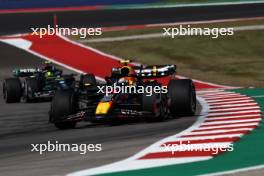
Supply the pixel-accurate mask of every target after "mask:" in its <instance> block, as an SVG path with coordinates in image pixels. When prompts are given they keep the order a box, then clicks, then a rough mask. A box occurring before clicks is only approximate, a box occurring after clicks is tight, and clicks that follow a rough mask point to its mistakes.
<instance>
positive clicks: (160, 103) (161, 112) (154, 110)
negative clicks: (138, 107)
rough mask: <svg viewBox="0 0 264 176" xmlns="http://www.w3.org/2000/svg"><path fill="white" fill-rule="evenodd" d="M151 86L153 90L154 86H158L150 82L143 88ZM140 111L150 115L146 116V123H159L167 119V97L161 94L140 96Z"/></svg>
mask: <svg viewBox="0 0 264 176" xmlns="http://www.w3.org/2000/svg"><path fill="white" fill-rule="evenodd" d="M147 86H151V87H153V89H152V90H154V87H155V86H160V85H159V84H158V83H156V82H150V83H147V84H146V85H145V87H147ZM142 110H143V111H144V112H148V113H150V114H149V115H146V117H145V120H146V121H147V122H160V121H163V120H165V119H166V118H167V115H168V110H167V96H166V95H165V94H162V93H155V92H154V91H152V92H151V93H144V94H142Z"/></svg>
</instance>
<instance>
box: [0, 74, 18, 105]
mask: <svg viewBox="0 0 264 176" xmlns="http://www.w3.org/2000/svg"><path fill="white" fill-rule="evenodd" d="M21 94H22V87H21V83H20V80H19V79H18V78H9V79H5V80H4V83H3V96H4V100H5V102H6V103H17V102H20V98H21Z"/></svg>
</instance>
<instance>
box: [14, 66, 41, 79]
mask: <svg viewBox="0 0 264 176" xmlns="http://www.w3.org/2000/svg"><path fill="white" fill-rule="evenodd" d="M39 72H41V70H40V69H35V68H26V69H15V70H13V75H14V76H16V77H28V76H33V75H34V74H36V73H39Z"/></svg>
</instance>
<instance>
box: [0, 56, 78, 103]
mask: <svg viewBox="0 0 264 176" xmlns="http://www.w3.org/2000/svg"><path fill="white" fill-rule="evenodd" d="M13 75H14V77H13V78H7V79H5V80H4V82H3V96H4V100H5V102H6V103H17V102H20V101H21V100H22V101H25V102H33V101H35V100H39V99H45V100H51V98H52V97H53V95H54V93H55V90H58V89H71V88H74V85H75V78H74V75H63V74H62V70H59V69H57V68H56V67H55V66H53V65H52V64H51V63H50V62H49V61H45V64H44V65H43V66H42V67H39V68H27V69H15V70H14V71H13Z"/></svg>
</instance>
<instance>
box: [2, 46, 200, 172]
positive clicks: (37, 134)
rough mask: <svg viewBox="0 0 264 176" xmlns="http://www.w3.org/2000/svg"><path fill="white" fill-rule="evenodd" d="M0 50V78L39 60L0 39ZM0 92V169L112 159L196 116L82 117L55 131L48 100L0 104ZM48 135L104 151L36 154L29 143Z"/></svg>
mask: <svg viewBox="0 0 264 176" xmlns="http://www.w3.org/2000/svg"><path fill="white" fill-rule="evenodd" d="M0 51H1V53H0V58H1V59H0V79H1V80H3V78H5V77H9V76H10V75H11V70H12V69H13V68H16V67H28V66H31V67H34V66H38V65H39V64H41V59H39V58H37V57H35V56H33V55H31V54H28V53H26V52H25V51H22V50H20V49H17V48H14V47H11V46H9V45H6V44H3V43H0ZM1 86H2V84H1ZM1 89H2V87H1ZM0 97H1V98H0V126H1V128H0V172H1V175H12V176H15V175H20V176H22V175H25V176H30V175H32V176H35V175H58V174H65V173H69V172H72V171H76V170H80V169H86V168H90V167H94V166H100V165H103V164H107V163H111V162H113V161H118V160H121V159H124V158H127V157H129V156H131V155H133V154H135V153H136V152H138V151H140V150H141V149H144V148H145V147H147V146H148V145H150V144H152V143H154V142H156V141H158V140H159V139H162V138H164V137H167V136H169V135H172V134H175V133H177V132H180V131H182V130H184V129H185V128H187V127H189V126H190V125H191V124H192V123H193V122H194V121H195V120H196V117H182V118H178V119H174V120H168V121H166V122H162V123H145V122H134V123H125V124H121V125H116V126H111V125H94V124H89V123H82V124H80V125H79V126H78V127H77V129H74V130H66V131H60V130H57V129H55V127H53V125H52V124H49V123H48V110H49V103H30V104H26V103H21V104H5V103H4V102H3V99H2V92H1V95H0ZM197 114H198V113H197ZM48 140H51V141H56V140H57V141H59V142H60V143H78V144H80V143H87V144H89V143H92V144H95V143H100V144H102V148H103V151H101V152H91V153H88V154H86V155H80V154H79V153H75V152H50V153H46V154H43V155H40V154H39V153H35V152H31V151H30V150H31V145H30V144H36V143H47V141H48Z"/></svg>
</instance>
